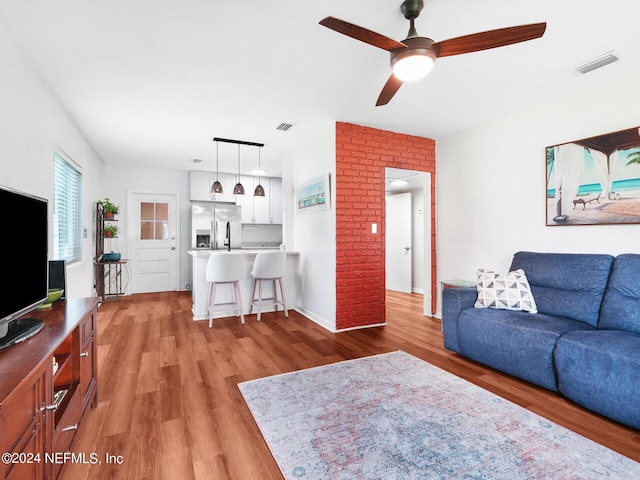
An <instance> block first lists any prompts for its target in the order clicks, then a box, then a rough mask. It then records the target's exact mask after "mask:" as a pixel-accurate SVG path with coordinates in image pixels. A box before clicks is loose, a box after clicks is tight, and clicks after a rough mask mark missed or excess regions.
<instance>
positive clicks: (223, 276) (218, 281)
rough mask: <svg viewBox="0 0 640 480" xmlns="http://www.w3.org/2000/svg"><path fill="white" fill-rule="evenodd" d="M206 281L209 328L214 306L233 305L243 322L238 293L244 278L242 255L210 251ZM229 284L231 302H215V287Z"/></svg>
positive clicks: (211, 322) (211, 323) (240, 299)
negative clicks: (231, 289) (231, 292)
mask: <svg viewBox="0 0 640 480" xmlns="http://www.w3.org/2000/svg"><path fill="white" fill-rule="evenodd" d="M206 276H207V282H210V283H211V285H210V290H209V328H211V327H212V326H213V311H214V309H215V307H216V306H223V305H234V306H235V308H236V310H237V311H238V315H239V316H240V322H241V323H242V324H244V312H243V309H242V297H241V295H240V280H242V279H243V278H244V255H242V254H241V253H212V254H211V255H209V261H208V262H207V273H206ZM223 284H230V285H232V286H233V297H234V300H235V301H233V302H226V303H216V287H217V286H218V285H223Z"/></svg>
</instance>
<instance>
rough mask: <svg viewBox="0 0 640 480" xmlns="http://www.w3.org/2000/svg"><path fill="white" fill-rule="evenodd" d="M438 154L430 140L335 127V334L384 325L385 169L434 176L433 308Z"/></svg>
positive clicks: (375, 130)
mask: <svg viewBox="0 0 640 480" xmlns="http://www.w3.org/2000/svg"><path fill="white" fill-rule="evenodd" d="M435 151H436V142H435V140H432V139H429V138H423V137H415V136H412V135H405V134H402V133H394V132H388V131H385V130H378V129H375V128H369V127H363V126H360V125H353V124H349V123H341V122H337V123H336V329H337V330H340V329H345V328H353V327H361V326H366V325H374V324H378V323H383V322H384V321H385V288H384V285H385V238H384V232H385V223H384V222H385V208H384V205H385V199H384V196H385V193H384V181H385V170H384V169H385V167H394V168H403V169H407V170H418V171H422V172H429V173H431V222H432V224H431V232H432V233H431V268H432V274H431V278H432V285H431V290H432V291H431V298H432V305H434V306H435V302H436V300H435V298H436V297H435V293H436V289H435V278H436V275H435V272H436V270H435V268H436V255H435V245H436V243H435V232H436V230H435V169H436V154H435ZM372 223H377V224H378V234H377V235H374V234H372V233H371V224H372ZM427 294H429V292H425V295H427Z"/></svg>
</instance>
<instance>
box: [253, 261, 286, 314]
mask: <svg viewBox="0 0 640 480" xmlns="http://www.w3.org/2000/svg"><path fill="white" fill-rule="evenodd" d="M286 255H287V254H286V253H285V252H260V253H258V254H257V255H256V260H255V262H254V264H253V271H252V272H251V275H252V276H253V285H252V286H251V306H250V307H249V314H251V312H252V311H253V307H254V306H256V307H258V321H260V314H261V313H262V307H263V306H265V305H267V306H268V305H273V306H275V309H276V312H277V311H278V305H282V308H283V309H284V316H285V317H288V316H289V312H288V311H287V300H286V298H285V295H284V283H283V281H282V277H284V276H285V275H286V273H287V256H286ZM264 281H270V282H272V284H273V297H271V298H262V282H264ZM276 281H277V283H278V285H279V286H280V298H282V300H278V290H277V289H276ZM256 286H257V287H258V298H257V299H256ZM265 302H266V303H265Z"/></svg>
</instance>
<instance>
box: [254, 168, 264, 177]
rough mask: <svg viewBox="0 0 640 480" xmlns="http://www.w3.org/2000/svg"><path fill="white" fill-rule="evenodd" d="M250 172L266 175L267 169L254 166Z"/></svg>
mask: <svg viewBox="0 0 640 480" xmlns="http://www.w3.org/2000/svg"><path fill="white" fill-rule="evenodd" d="M251 174H252V175H259V176H262V175H266V174H267V171H266V170H265V169H263V168H254V169H253V170H251Z"/></svg>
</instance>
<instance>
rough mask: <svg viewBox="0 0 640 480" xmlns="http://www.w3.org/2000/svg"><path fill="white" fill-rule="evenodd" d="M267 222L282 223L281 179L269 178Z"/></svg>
mask: <svg viewBox="0 0 640 480" xmlns="http://www.w3.org/2000/svg"><path fill="white" fill-rule="evenodd" d="M269 183H270V187H269V190H270V192H271V195H270V196H269V223H275V224H282V179H281V178H278V177H271V178H269Z"/></svg>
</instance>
